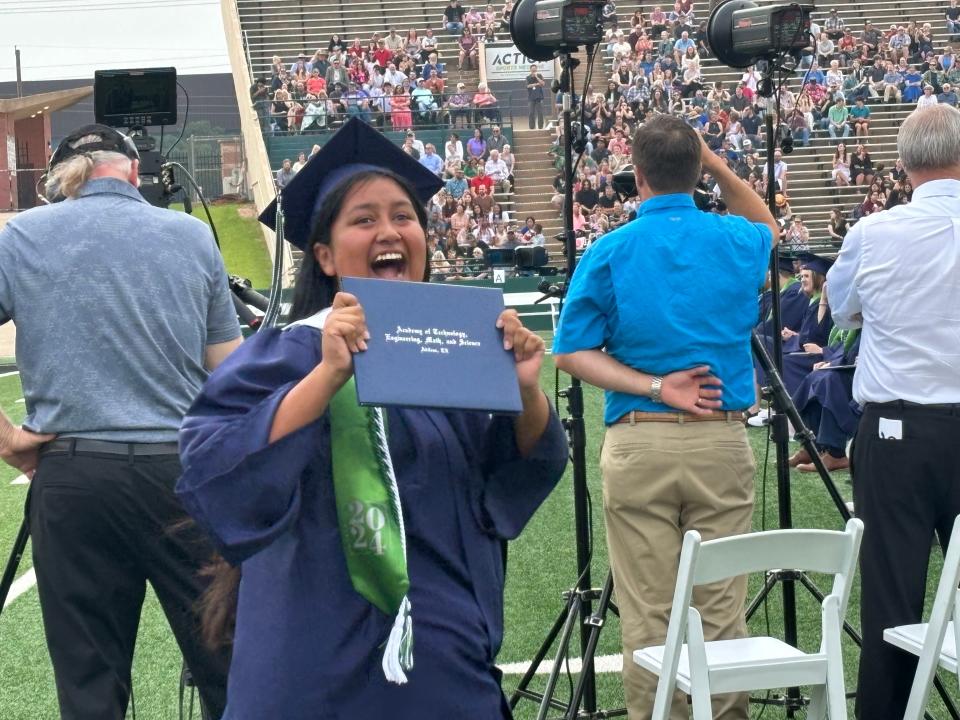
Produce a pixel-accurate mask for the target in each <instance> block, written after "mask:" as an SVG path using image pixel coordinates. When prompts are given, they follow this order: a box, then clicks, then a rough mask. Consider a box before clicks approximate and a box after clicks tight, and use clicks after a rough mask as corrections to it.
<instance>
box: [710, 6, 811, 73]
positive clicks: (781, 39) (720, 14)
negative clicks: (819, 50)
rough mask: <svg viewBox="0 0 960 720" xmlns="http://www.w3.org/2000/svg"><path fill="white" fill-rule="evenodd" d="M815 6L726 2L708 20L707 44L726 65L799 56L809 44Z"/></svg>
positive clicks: (739, 65)
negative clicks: (811, 19)
mask: <svg viewBox="0 0 960 720" xmlns="http://www.w3.org/2000/svg"><path fill="white" fill-rule="evenodd" d="M813 10H814V6H813V5H812V4H809V5H802V4H800V3H789V4H785V5H764V6H763V7H758V6H757V3H755V2H751V0H726V2H721V3H720V4H719V5H717V6H716V7H715V8H714V9H713V11H712V12H711V13H710V19H709V20H708V21H707V43H708V44H709V45H710V49H711V50H712V51H713V54H714V55H716V57H717V59H718V60H719V61H720V62H722V63H723V64H724V65H729V66H730V67H735V68H746V67H750V66H751V65H755V64H756V63H757V61H758V60H776V59H778V58H783V57H790V56H798V55H799V53H800V51H801V50H803V48H805V47H807V46H808V45H810V42H811V41H810V15H811V13H812V12H813Z"/></svg>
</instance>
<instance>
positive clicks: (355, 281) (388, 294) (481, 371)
mask: <svg viewBox="0 0 960 720" xmlns="http://www.w3.org/2000/svg"><path fill="white" fill-rule="evenodd" d="M342 284H343V289H344V290H345V291H346V292H348V293H351V294H352V295H355V296H356V297H357V299H358V300H359V301H360V305H362V306H363V309H364V313H365V314H366V318H367V328H368V330H369V332H370V340H368V341H367V350H366V352H360V353H356V354H354V356H353V367H354V376H355V377H356V383H357V398H358V400H359V402H360V404H361V405H381V406H385V405H401V406H405V407H425V408H436V409H442V410H448V409H450V410H452V409H456V410H478V411H484V412H493V413H519V412H520V411H521V410H522V405H521V402H520V388H519V385H518V384H517V372H516V369H515V363H514V357H513V351H512V350H504V349H503V332H502V331H501V330H499V329H498V328H497V327H496V321H497V318H498V317H499V316H500V313H501V312H503V307H504V305H503V292H502V291H501V290H500V289H499V288H482V287H467V286H463V285H446V284H442V283H436V284H433V283H424V282H402V281H397V280H377V279H373V278H343V281H342Z"/></svg>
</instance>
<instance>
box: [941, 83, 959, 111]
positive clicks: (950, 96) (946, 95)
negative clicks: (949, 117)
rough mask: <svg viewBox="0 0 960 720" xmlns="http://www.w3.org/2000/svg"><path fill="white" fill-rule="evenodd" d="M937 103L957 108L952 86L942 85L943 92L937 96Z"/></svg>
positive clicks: (955, 94) (955, 95)
mask: <svg viewBox="0 0 960 720" xmlns="http://www.w3.org/2000/svg"><path fill="white" fill-rule="evenodd" d="M937 102H941V103H944V104H945V105H951V106H953V107H957V93H956V92H954V90H953V86H952V85H950V83H944V84H943V92H941V93H940V94H939V95H937Z"/></svg>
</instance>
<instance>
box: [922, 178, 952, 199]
mask: <svg viewBox="0 0 960 720" xmlns="http://www.w3.org/2000/svg"><path fill="white" fill-rule="evenodd" d="M942 196H948V197H958V196H960V180H951V179H949V178H944V179H943V180H928V181H927V182H925V183H924V184H923V185H919V186H918V187H915V188H914V189H913V199H914V200H916V199H918V198H928V197H942Z"/></svg>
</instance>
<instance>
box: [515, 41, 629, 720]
mask: <svg viewBox="0 0 960 720" xmlns="http://www.w3.org/2000/svg"><path fill="white" fill-rule="evenodd" d="M592 53H593V47H592V46H590V45H588V46H587V56H588V57H589V56H590V55H592ZM557 57H558V58H559V60H560V64H561V67H562V68H563V72H562V73H561V78H560V83H559V89H560V91H561V92H562V93H563V113H562V128H563V167H564V187H563V193H564V202H563V227H564V250H565V252H566V256H567V282H569V281H570V279H571V278H572V277H573V273H574V270H575V269H576V265H577V244H576V235H575V233H574V231H573V181H574V174H573V143H574V138H573V127H572V125H573V123H572V113H573V109H572V98H573V91H574V89H573V70H574V68H575V67H576V66H577V65H579V60H576V59H575V58H573V57H572V56H571V55H570V52H567V51H564V52H560V53H558V54H557ZM581 151H582V150H581ZM559 394H560V396H561V397H563V398H565V399H566V401H567V411H568V413H569V416H568V417H567V418H565V419H564V421H563V425H564V428H565V429H566V431H567V436H568V439H569V442H570V456H571V461H572V465H573V509H574V528H575V530H574V532H575V536H576V547H577V574H578V575H577V582H576V584H575V585H574V586H573V587H572V588H570V589H569V590H567V591H566V592H565V593H564V597H565V600H566V604H565V606H564V608H563V609H562V610H561V611H560V613H559V614H558V616H557V618H556V620H555V621H554V623H553V626H552V627H551V628H550V631H549V632H548V633H547V636H546V638H545V639H544V641H543V643H542V644H541V645H540V648H539V650H537V652H536V654H535V655H534V658H533V660H532V661H531V662H530V667H529V669H528V670H527V672H526V673H525V674H524V675H523V677H522V678H521V679H520V682H519V684H518V685H517V688H516V690H514V692H513V695H512V696H511V697H510V707H511V709H513V708H515V707H516V706H517V703H518V702H519V701H520V700H521V699H522V698H526V699H530V700H535V701H537V702H539V703H540V708H539V711H538V713H537V720H544V719H545V718H546V716H547V712H548V711H549V710H550V708H554V709H559V710H563V711H564V717H565V718H568V719H569V720H577V719H580V718H582V719H584V720H586V719H588V718H589V719H592V718H609V717H618V716H624V715H626V714H627V711H626V710H625V709H620V710H612V711H603V710H598V709H597V690H596V677H595V675H594V669H593V655H594V652H595V650H596V646H597V636H598V634H599V631H600V628H601V627H602V626H603V623H604V617H605V616H606V611H607V609H608V608H612V609H613V611H614V612H616V607H615V606H613V604H612V603H611V594H612V591H613V580H612V577H611V576H610V574H609V573H608V574H607V579H606V582H605V583H604V586H603V589H602V590H597V589H595V588H592V587H591V584H592V583H591V575H590V562H591V557H590V556H591V544H592V538H591V537H590V535H591V523H590V503H589V499H588V490H587V460H586V444H587V443H586V431H585V429H584V423H583V388H582V386H581V383H580V380H579V379H577V378H576V377H571V378H570V387H569V388H567V389H566V390H563V391H561V392H560V393H559ZM595 600H599V604H598V606H597V610H596V612H594V610H593V603H594V601H595ZM577 624H579V625H580V657H581V661H582V666H581V669H580V676H579V678H578V681H577V685H576V688H575V690H574V693H573V695H572V696H571V699H570V701H569V703H563V702H560V701H557V700H554V698H553V694H554V691H555V690H556V685H557V680H558V679H559V677H560V673H561V672H562V668H563V665H564V661H565V660H566V658H567V652H568V649H569V646H570V641H571V637H572V635H573V630H574V628H575V626H576V625H577ZM558 635H559V636H560V642H559V644H558V646H557V652H556V655H555V657H554V662H553V668H552V669H551V671H550V674H549V676H548V678H547V684H546V687H545V688H544V691H543V693H538V692H536V691H533V690H530V689H529V686H530V682H531V681H532V680H533V677H534V675H536V672H537V669H538V668H539V667H540V664H541V663H542V662H543V661H544V659H545V658H546V657H547V654H548V653H549V652H550V648H551V647H552V646H553V643H554V641H555V640H556V639H557V636H558ZM581 700H582V702H583V708H584V710H583V712H582V713H581V712H580V703H581Z"/></svg>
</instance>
